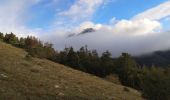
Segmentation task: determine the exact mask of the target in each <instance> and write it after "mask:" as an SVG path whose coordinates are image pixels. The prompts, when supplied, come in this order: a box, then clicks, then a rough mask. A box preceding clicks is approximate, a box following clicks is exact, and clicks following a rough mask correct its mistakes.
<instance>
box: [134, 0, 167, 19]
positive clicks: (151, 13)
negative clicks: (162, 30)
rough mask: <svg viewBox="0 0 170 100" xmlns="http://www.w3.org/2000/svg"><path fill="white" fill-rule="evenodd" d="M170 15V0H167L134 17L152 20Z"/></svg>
mask: <svg viewBox="0 0 170 100" xmlns="http://www.w3.org/2000/svg"><path fill="white" fill-rule="evenodd" d="M169 15H170V1H169V0H168V1H166V2H164V3H162V4H160V5H158V6H156V7H154V8H152V9H149V10H147V11H145V12H143V13H140V14H138V15H136V16H135V17H133V18H132V19H133V20H138V19H145V18H147V19H150V20H160V19H162V18H165V17H168V16H169Z"/></svg>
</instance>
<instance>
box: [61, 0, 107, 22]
mask: <svg viewBox="0 0 170 100" xmlns="http://www.w3.org/2000/svg"><path fill="white" fill-rule="evenodd" d="M103 1H104V0H77V1H76V2H75V3H74V4H73V5H72V6H71V7H70V8H69V9H68V10H66V11H63V12H60V13H59V15H61V16H66V17H69V18H70V19H72V20H74V21H78V20H85V19H89V18H90V17H91V16H92V15H93V13H94V12H95V10H96V9H97V7H98V6H100V5H101V4H102V3H103Z"/></svg>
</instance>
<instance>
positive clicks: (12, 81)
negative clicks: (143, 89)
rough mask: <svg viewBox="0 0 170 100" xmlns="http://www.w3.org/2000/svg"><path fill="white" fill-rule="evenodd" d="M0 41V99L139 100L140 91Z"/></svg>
mask: <svg viewBox="0 0 170 100" xmlns="http://www.w3.org/2000/svg"><path fill="white" fill-rule="evenodd" d="M26 55H27V52H25V51H24V50H22V49H19V48H15V47H13V46H11V45H9V44H5V43H2V42H0V100H142V98H141V93H140V92H138V91H136V90H134V89H131V88H128V87H126V89H128V91H125V87H124V86H122V85H116V84H114V83H111V82H108V81H105V80H104V79H101V78H98V77H96V76H93V75H90V74H86V73H83V72H80V71H76V70H73V69H71V68H69V67H66V66H64V65H61V64H57V63H54V62H51V61H49V60H46V59H38V58H30V57H29V59H28V57H26Z"/></svg>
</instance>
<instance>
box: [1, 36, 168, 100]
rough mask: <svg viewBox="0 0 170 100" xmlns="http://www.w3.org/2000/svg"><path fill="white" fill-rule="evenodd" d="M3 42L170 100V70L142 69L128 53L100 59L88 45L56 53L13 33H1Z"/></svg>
mask: <svg viewBox="0 0 170 100" xmlns="http://www.w3.org/2000/svg"><path fill="white" fill-rule="evenodd" d="M0 41H3V42H6V43H9V44H11V45H13V46H16V47H19V48H23V49H25V50H26V51H27V52H28V55H30V56H33V57H38V58H45V59H49V60H51V61H54V62H57V63H60V64H64V65H67V66H69V67H72V68H74V69H77V70H81V71H83V72H86V73H90V74H93V75H96V76H99V77H102V78H105V77H107V76H109V75H111V74H117V75H118V76H119V79H120V81H121V83H122V84H123V85H126V86H129V87H132V88H135V89H138V90H140V91H141V92H142V93H143V96H144V97H146V98H148V99H150V100H170V68H168V67H166V68H159V67H155V66H154V65H152V66H151V67H150V66H149V67H148V66H141V65H139V64H137V63H136V61H135V60H134V59H133V57H132V56H131V55H130V54H128V53H122V55H121V56H120V57H118V58H112V57H111V55H112V54H111V53H110V52H109V51H105V52H103V53H102V55H101V56H99V54H98V52H97V50H89V49H88V47H87V46H83V47H81V48H80V49H79V50H77V51H76V50H74V48H73V47H66V48H65V49H64V50H62V51H57V50H55V49H54V48H53V45H52V44H51V43H48V42H47V43H43V42H42V41H40V40H39V39H38V38H35V37H33V36H28V37H26V38H23V37H21V38H18V37H17V36H16V35H15V34H13V33H9V34H3V33H0Z"/></svg>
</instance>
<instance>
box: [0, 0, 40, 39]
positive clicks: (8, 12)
mask: <svg viewBox="0 0 170 100" xmlns="http://www.w3.org/2000/svg"><path fill="white" fill-rule="evenodd" d="M38 2H40V0H22V2H20V1H18V0H7V1H3V2H1V4H0V31H1V32H14V33H17V35H19V36H21V35H22V36H26V35H28V34H32V35H35V34H34V32H36V31H38V29H28V28H27V27H26V26H25V22H26V19H27V18H28V17H27V16H29V15H31V14H29V15H28V14H27V10H28V8H29V7H30V6H31V5H34V4H37V3H38ZM32 32H33V33H32ZM19 33H22V34H19ZM26 33H28V34H26Z"/></svg>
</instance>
